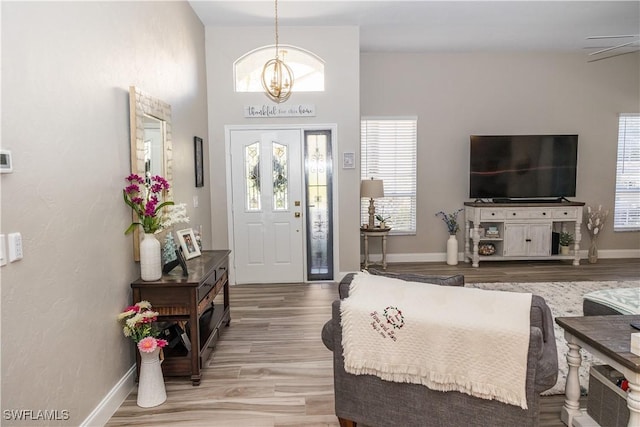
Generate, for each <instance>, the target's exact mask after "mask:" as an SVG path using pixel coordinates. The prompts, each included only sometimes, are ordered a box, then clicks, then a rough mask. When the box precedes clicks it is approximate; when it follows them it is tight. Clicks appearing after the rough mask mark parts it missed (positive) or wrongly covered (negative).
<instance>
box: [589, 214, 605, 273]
mask: <svg viewBox="0 0 640 427" xmlns="http://www.w3.org/2000/svg"><path fill="white" fill-rule="evenodd" d="M608 215H609V211H608V210H602V205H599V206H598V210H596V209H592V208H591V206H587V212H586V213H585V217H586V218H585V219H586V221H585V223H586V226H587V231H588V232H589V236H591V245H590V246H589V255H588V260H589V263H590V264H595V263H596V262H598V244H597V241H598V235H599V234H600V232H601V231H602V227H604V222H605V220H606V219H607V216H608Z"/></svg>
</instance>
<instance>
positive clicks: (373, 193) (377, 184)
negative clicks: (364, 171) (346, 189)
mask: <svg viewBox="0 0 640 427" xmlns="http://www.w3.org/2000/svg"><path fill="white" fill-rule="evenodd" d="M360 197H366V198H368V199H377V198H379V197H384V185H383V184H382V180H381V179H363V180H362V182H361V183H360Z"/></svg>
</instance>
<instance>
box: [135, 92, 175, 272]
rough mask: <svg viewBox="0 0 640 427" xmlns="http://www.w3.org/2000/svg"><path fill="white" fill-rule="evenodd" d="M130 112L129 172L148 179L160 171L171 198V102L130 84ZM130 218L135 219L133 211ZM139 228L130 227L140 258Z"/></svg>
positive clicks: (136, 258) (136, 257)
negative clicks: (166, 182) (167, 184)
mask: <svg viewBox="0 0 640 427" xmlns="http://www.w3.org/2000/svg"><path fill="white" fill-rule="evenodd" d="M129 116H130V119H129V121H130V125H131V173H135V174H138V175H140V176H143V177H146V179H150V178H151V176H153V175H161V176H163V177H164V178H165V179H166V180H167V181H169V185H170V186H171V188H170V189H169V191H168V192H167V194H165V195H164V196H165V197H164V199H165V200H170V199H171V189H172V188H173V171H172V167H171V163H172V146H171V106H170V105H169V104H167V103H166V102H164V101H161V100H159V99H156V98H154V97H152V96H149V95H147V94H145V93H143V92H141V91H140V90H139V89H138V88H136V87H135V86H131V87H130V88H129ZM132 215H133V220H134V221H138V218H137V217H136V214H135V212H132ZM140 238H141V236H140V230H139V227H136V229H135V230H134V231H133V257H134V259H135V260H136V261H140Z"/></svg>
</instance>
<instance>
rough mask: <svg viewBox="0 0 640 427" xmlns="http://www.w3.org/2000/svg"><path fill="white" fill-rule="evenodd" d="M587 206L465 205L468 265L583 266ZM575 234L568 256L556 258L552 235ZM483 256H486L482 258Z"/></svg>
mask: <svg viewBox="0 0 640 427" xmlns="http://www.w3.org/2000/svg"><path fill="white" fill-rule="evenodd" d="M583 207H584V203H581V202H562V203H536V202H532V203H521V202H519V203H487V202H465V203H464V214H465V227H464V231H465V239H464V254H465V262H469V261H471V262H472V263H473V264H472V265H473V267H478V266H479V264H480V261H508V260H545V259H570V260H573V265H580V240H581V239H582V235H581V233H580V227H581V225H582V209H583ZM561 231H566V232H569V233H571V234H573V237H574V240H575V241H574V244H573V250H572V251H571V253H570V254H569V255H562V254H557V247H554V244H553V243H552V241H553V237H552V236H553V233H554V232H556V233H559V232H561ZM483 253H484V254H485V255H483Z"/></svg>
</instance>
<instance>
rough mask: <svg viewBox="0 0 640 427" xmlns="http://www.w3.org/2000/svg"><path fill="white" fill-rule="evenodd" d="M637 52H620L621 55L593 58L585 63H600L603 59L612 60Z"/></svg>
mask: <svg viewBox="0 0 640 427" xmlns="http://www.w3.org/2000/svg"><path fill="white" fill-rule="evenodd" d="M635 52H637V51H635V50H634V51H631V52H621V53H614V54H613V55H609V56H603V57H601V58H595V59H590V60H588V61H587V62H596V61H602V60H603V59H609V58H614V57H616V56H621V55H628V54H630V53H635Z"/></svg>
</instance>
